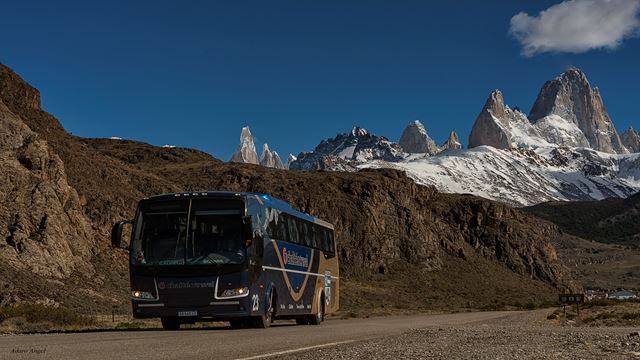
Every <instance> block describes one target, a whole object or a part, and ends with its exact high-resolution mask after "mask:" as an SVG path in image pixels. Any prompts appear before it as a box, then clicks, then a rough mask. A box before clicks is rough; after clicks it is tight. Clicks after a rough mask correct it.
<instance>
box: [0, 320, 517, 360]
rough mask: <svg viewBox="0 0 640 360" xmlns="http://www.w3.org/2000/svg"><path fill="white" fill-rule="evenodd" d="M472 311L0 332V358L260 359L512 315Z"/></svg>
mask: <svg viewBox="0 0 640 360" xmlns="http://www.w3.org/2000/svg"><path fill="white" fill-rule="evenodd" d="M513 314H514V312H477V313H461V314H446V315H420V316H394V317H380V318H369V319H351V320H330V321H326V322H324V323H323V324H322V325H320V326H310V325H307V326H296V325H294V324H291V323H288V322H282V323H280V322H276V323H275V324H274V325H273V326H272V327H271V328H270V329H266V330H264V329H239V330H232V329H230V328H224V327H221V328H207V329H185V330H180V331H162V330H138V331H106V332H95V333H74V334H42V335H3V336H0V359H61V360H62V359H64V360H66V359H96V360H99V359H109V360H111V359H116V360H124V359H140V360H144V359H153V360H158V359H207V360H214V359H261V358H265V357H269V356H273V355H278V354H279V355H287V354H291V355H293V354H295V353H296V352H299V351H303V352H304V351H311V350H315V349H319V348H323V347H331V346H336V345H339V344H344V343H347V342H354V341H360V340H366V339H372V338H380V337H388V336H393V335H398V334H401V333H403V332H404V331H406V330H409V329H416V328H425V327H433V326H443V325H463V324H469V323H473V322H482V321H487V320H492V319H496V318H500V317H505V316H509V315H513Z"/></svg>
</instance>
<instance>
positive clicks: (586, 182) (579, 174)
mask: <svg viewBox="0 0 640 360" xmlns="http://www.w3.org/2000/svg"><path fill="white" fill-rule="evenodd" d="M358 168H395V169H400V170H404V171H406V172H407V175H408V176H409V177H411V178H413V179H414V180H415V181H416V182H418V183H420V184H425V185H433V186H435V187H436V188H437V189H438V190H440V191H443V192H451V193H470V194H474V195H478V196H482V197H485V198H489V199H493V200H498V201H501V202H505V203H508V204H511V205H516V206H526V205H533V204H537V203H540V202H544V201H551V200H593V199H604V198H608V197H627V196H629V195H632V194H634V193H636V192H638V191H640V154H608V153H603V152H598V151H595V150H593V149H588V148H569V147H539V148H537V149H535V150H532V149H523V148H516V149H496V148H494V147H491V146H479V147H475V148H472V149H467V150H449V151H446V152H442V153H440V154H438V155H436V156H425V155H423V156H415V155H413V156H412V157H409V158H407V159H405V160H403V161H399V162H384V161H373V162H368V163H363V164H360V165H359V166H358Z"/></svg>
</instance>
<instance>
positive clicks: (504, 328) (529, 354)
mask: <svg viewBox="0 0 640 360" xmlns="http://www.w3.org/2000/svg"><path fill="white" fill-rule="evenodd" d="M549 312H550V311H549V310H538V311H532V312H528V313H519V314H514V315H512V316H508V317H503V318H499V319H492V320H488V321H480V322H476V323H472V324H464V325H457V326H436V327H428V328H423V329H412V330H409V331H407V332H405V333H403V334H401V335H396V336H391V337H384V338H377V339H370V340H366V341H361V342H357V343H350V344H343V345H338V346H333V347H326V348H320V349H315V350H313V351H307V352H304V353H296V354H294V355H287V356H281V357H279V358H281V359H285V358H286V359H367V360H375V359H640V337H638V336H630V334H631V333H632V332H637V331H638V330H640V329H634V328H628V327H620V328H615V327H571V326H556V325H552V324H551V323H550V322H549V321H547V320H546V319H545V317H546V315H547V314H548V313H549Z"/></svg>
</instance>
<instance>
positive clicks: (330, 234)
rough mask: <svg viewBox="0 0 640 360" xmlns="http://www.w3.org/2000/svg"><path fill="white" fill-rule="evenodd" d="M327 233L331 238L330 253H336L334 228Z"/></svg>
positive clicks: (329, 242)
mask: <svg viewBox="0 0 640 360" xmlns="http://www.w3.org/2000/svg"><path fill="white" fill-rule="evenodd" d="M327 235H328V238H329V241H328V244H329V253H330V254H332V255H333V254H335V253H336V243H335V241H334V239H333V230H327Z"/></svg>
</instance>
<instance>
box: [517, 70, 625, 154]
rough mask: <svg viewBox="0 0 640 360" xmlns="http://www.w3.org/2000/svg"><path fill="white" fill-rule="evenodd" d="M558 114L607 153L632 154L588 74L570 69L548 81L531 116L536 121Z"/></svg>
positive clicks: (599, 149) (597, 147)
mask: <svg viewBox="0 0 640 360" xmlns="http://www.w3.org/2000/svg"><path fill="white" fill-rule="evenodd" d="M549 115H556V116H559V117H560V118H562V119H565V120H567V121H569V122H571V123H573V124H575V125H577V127H578V128H579V129H580V130H581V131H582V133H583V134H584V136H585V137H586V139H587V141H588V145H589V147H591V148H593V149H595V150H598V151H603V152H607V153H618V154H624V153H628V151H627V149H626V148H625V147H624V145H622V141H620V137H619V136H618V133H617V131H616V129H615V127H614V126H613V123H612V122H611V119H610V118H609V115H608V114H607V111H606V110H605V107H604V103H603V102H602V97H601V96H600V91H599V90H598V88H592V87H591V85H590V84H589V80H587V77H586V75H585V74H584V73H583V72H582V71H580V70H578V69H570V70H568V71H566V72H565V73H563V74H562V75H560V76H559V77H557V78H556V79H554V80H550V81H547V82H546V83H545V84H544V86H543V87H542V90H540V93H539V94H538V98H537V99H536V101H535V103H534V104H533V108H532V109H531V114H530V116H529V119H530V120H531V122H532V123H534V124H535V123H536V122H538V121H540V120H541V119H544V118H545V117H547V116H549Z"/></svg>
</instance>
